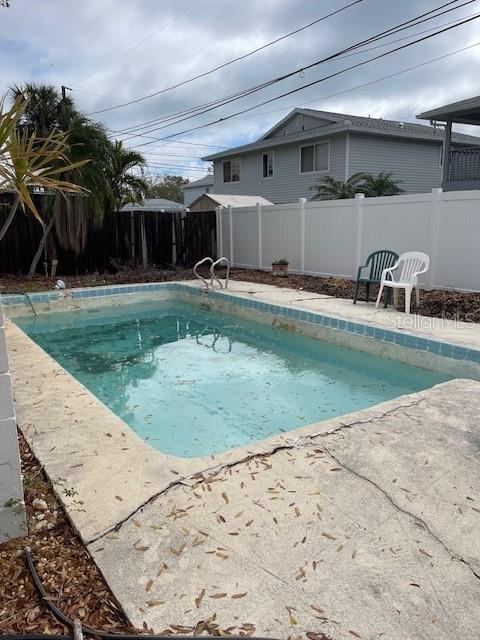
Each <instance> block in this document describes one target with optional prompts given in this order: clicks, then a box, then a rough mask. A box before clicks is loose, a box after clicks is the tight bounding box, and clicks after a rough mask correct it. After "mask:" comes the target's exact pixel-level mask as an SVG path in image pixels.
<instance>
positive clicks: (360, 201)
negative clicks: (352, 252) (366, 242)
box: [352, 193, 365, 276]
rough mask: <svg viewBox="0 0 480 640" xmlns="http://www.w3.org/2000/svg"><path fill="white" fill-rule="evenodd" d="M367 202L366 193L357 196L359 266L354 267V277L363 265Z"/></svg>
mask: <svg viewBox="0 0 480 640" xmlns="http://www.w3.org/2000/svg"><path fill="white" fill-rule="evenodd" d="M364 200H365V194H364V193H356V194H355V214H356V218H357V264H356V265H353V273H352V276H353V275H355V268H356V267H357V266H358V265H360V264H363V255H362V254H363V226H364V222H365V221H364V217H363V216H364V211H363V201H364Z"/></svg>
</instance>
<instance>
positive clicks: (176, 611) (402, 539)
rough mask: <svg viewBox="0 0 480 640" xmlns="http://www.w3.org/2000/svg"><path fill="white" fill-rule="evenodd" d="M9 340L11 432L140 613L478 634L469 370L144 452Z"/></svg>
mask: <svg viewBox="0 0 480 640" xmlns="http://www.w3.org/2000/svg"><path fill="white" fill-rule="evenodd" d="M189 284H190V286H196V284H195V283H189ZM230 291H231V292H232V293H235V295H241V296H249V297H251V296H255V297H257V298H258V299H261V300H264V301H269V302H272V303H273V302H275V303H279V304H285V305H289V306H296V305H298V306H299V307H300V308H303V309H308V310H314V311H319V312H321V313H325V314H327V313H330V314H333V315H336V316H339V317H343V318H348V319H353V320H356V321H361V322H371V323H375V324H380V325H382V324H384V325H388V326H389V328H395V324H392V322H394V323H397V325H398V328H401V327H402V326H403V327H404V328H407V329H408V331H413V332H415V333H417V334H418V335H423V336H430V337H435V338H437V339H441V340H448V341H451V342H454V343H456V344H461V345H465V346H468V347H470V348H478V347H479V346H480V327H479V326H478V325H472V324H467V323H459V324H456V325H455V323H447V324H446V323H442V321H439V320H432V319H430V318H428V319H424V320H425V322H424V323H423V321H419V320H418V318H417V320H415V319H412V320H408V318H409V317H407V316H405V314H400V313H397V312H392V311H391V310H387V311H385V310H383V309H380V310H377V311H375V310H374V308H373V304H370V305H366V304H365V303H359V304H358V305H356V306H354V305H352V304H351V301H348V300H339V299H334V298H328V297H327V296H321V295H315V294H311V293H307V292H298V291H292V290H287V289H279V288H276V287H272V286H269V285H257V284H252V283H242V282H232V283H231V287H230ZM411 318H414V317H413V316H412V317H411ZM406 320H407V321H408V324H409V326H408V327H405V321H406ZM414 322H415V323H416V325H415V328H413V327H412V323H414ZM7 339H8V347H9V354H10V361H11V368H12V377H13V382H14V391H15V400H16V408H17V417H18V423H19V426H20V428H21V429H22V431H23V433H24V434H25V436H26V437H27V440H28V441H29V443H30V444H31V446H32V447H33V450H34V452H35V454H36V455H37V457H38V458H39V459H40V461H41V462H42V464H44V465H45V470H46V472H47V473H48V475H49V476H50V478H51V479H52V481H53V484H54V487H55V489H56V491H57V492H58V494H59V496H60V498H61V499H62V501H63V502H64V504H65V506H66V509H67V512H68V513H69V516H70V517H71V519H72V522H73V523H74V525H75V527H76V528H77V530H78V531H79V533H80V535H81V536H82V538H83V540H84V541H85V543H86V544H87V545H88V548H89V550H90V552H91V554H92V556H93V557H94V559H95V560H96V562H97V564H98V566H99V568H100V569H101V571H102V572H103V574H104V576H105V577H106V579H107V581H108V583H109V585H110V587H111V589H112V590H113V592H114V594H115V595H116V597H117V598H118V600H119V602H120V604H121V606H122V607H123V608H124V609H125V611H126V613H127V615H128V616H129V618H130V620H131V621H132V623H133V624H135V625H137V626H138V627H141V626H142V625H143V623H145V624H146V625H147V626H148V627H149V628H152V629H153V630H154V631H156V632H161V631H163V630H166V629H171V628H172V625H176V626H177V630H178V629H179V628H181V627H182V626H185V627H192V626H195V625H196V624H197V623H200V622H202V621H206V620H208V619H210V620H212V621H213V622H214V623H215V624H218V625H220V627H221V628H223V629H232V632H235V633H239V632H244V633H247V634H248V633H251V631H252V629H254V632H255V635H264V636H269V637H277V638H287V637H289V638H290V637H291V638H297V637H305V634H306V633H309V632H310V633H318V634H320V633H323V634H326V635H327V636H330V637H331V638H333V639H334V640H344V639H349V640H352V638H368V639H377V638H378V639H380V638H381V639H382V640H385V639H389V640H413V639H415V640H417V639H418V640H422V639H429V640H430V639H431V640H443V639H445V640H447V639H448V640H451V639H452V638H457V637H458V638H462V640H470V639H471V640H473V639H474V638H475V640H477V639H478V637H480V608H479V607H478V602H479V600H480V536H479V535H478V531H479V527H480V465H479V462H480V393H479V392H480V383H479V382H476V381H472V380H465V379H457V380H453V381H451V382H447V383H444V384H442V385H438V386H436V387H433V388H432V389H429V390H427V391H424V392H421V393H417V394H412V395H408V396H403V397H400V398H396V399H395V400H392V401H389V402H386V403H383V404H381V405H377V406H375V407H372V408H370V409H366V410H363V411H359V412H356V413H354V414H349V415H347V416H343V417H341V418H335V419H333V420H328V421H325V422H321V423H318V424H315V425H308V426H306V427H304V428H302V429H298V430H295V431H294V432H290V433H287V434H283V435H281V436H278V437H274V438H270V439H268V440H265V441H263V442H261V443H256V444H254V445H252V446H249V447H243V448H241V449H237V450H234V451H233V452H227V453H226V454H221V455H219V456H211V457H208V458H197V459H194V461H193V462H192V460H184V459H180V458H173V457H168V456H165V455H163V454H161V453H159V452H157V451H154V450H152V449H151V448H150V447H149V446H148V445H146V444H145V443H144V442H143V441H142V440H140V439H139V438H138V437H137V436H136V435H135V434H134V433H133V432H132V431H131V430H130V429H129V428H128V427H127V426H126V425H125V424H124V423H123V422H122V421H121V420H120V419H119V418H117V417H116V416H114V414H112V413H111V412H110V411H109V410H108V409H107V408H106V407H104V406H103V405H102V404H101V403H100V402H99V401H98V400H96V398H95V397H94V396H93V395H91V394H90V393H89V392H88V391H87V390H86V389H85V388H83V387H82V386H81V385H80V384H79V383H78V382H76V381H75V380H74V379H73V378H72V377H71V376H70V375H69V374H68V373H66V372H65V371H64V370H63V369H62V368H61V367H60V366H59V365H58V364H57V363H56V362H55V361H54V360H52V359H51V358H50V357H49V356H47V355H46V354H45V353H44V352H43V351H42V350H41V349H40V348H39V347H38V346H37V345H35V344H34V343H33V342H32V341H31V340H29V339H28V338H27V337H26V336H25V335H24V334H23V333H22V332H21V331H20V330H19V329H18V328H17V327H16V326H15V325H13V324H12V323H10V324H9V326H8V330H7ZM107 479H108V481H107ZM72 489H73V490H74V491H73V492H72V491H71V490H72ZM67 494H70V495H67ZM72 494H73V495H72ZM212 616H215V617H214V618H212ZM320 637H321V636H319V640H320Z"/></svg>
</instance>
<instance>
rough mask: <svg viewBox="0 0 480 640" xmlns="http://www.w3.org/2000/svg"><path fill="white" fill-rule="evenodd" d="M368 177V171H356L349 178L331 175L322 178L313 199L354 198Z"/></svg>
mask: <svg viewBox="0 0 480 640" xmlns="http://www.w3.org/2000/svg"><path fill="white" fill-rule="evenodd" d="M366 178H367V174H366V173H354V174H353V175H351V176H350V178H348V180H335V178H332V177H331V176H326V177H325V178H322V179H321V180H320V182H319V184H318V185H317V186H316V187H312V188H313V189H316V193H315V195H314V196H313V197H312V200H327V199H331V200H343V199H347V198H354V197H355V194H356V193H359V192H360V189H361V187H362V186H363V184H364V182H365V180H366Z"/></svg>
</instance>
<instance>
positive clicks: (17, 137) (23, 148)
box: [0, 98, 86, 241]
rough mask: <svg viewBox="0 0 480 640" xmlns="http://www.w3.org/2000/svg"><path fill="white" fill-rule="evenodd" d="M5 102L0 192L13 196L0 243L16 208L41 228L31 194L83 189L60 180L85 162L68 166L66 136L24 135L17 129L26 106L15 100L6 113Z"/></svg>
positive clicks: (0, 117)
mask: <svg viewBox="0 0 480 640" xmlns="http://www.w3.org/2000/svg"><path fill="white" fill-rule="evenodd" d="M4 104H5V99H4V98H3V99H2V100H1V101H0V192H2V191H7V192H11V193H13V195H14V200H13V204H12V207H11V209H10V212H9V215H8V216H7V219H6V221H5V222H4V224H3V226H2V227H1V229H0V241H1V240H2V238H3V237H4V236H5V234H6V233H7V230H8V228H9V227H10V224H11V223H12V220H13V218H14V217H15V213H16V212H17V210H18V207H19V206H20V207H22V209H23V210H24V211H30V212H31V213H32V214H33V215H34V216H35V217H36V218H37V219H38V220H39V221H40V222H41V224H42V225H43V224H44V223H43V220H42V218H41V216H40V214H39V212H38V210H37V207H36V206H35V203H34V201H33V199H32V190H33V189H38V190H41V191H42V192H49V191H50V192H53V193H57V194H62V196H65V194H67V193H79V192H81V191H82V190H83V189H82V187H80V186H78V185H76V184H75V183H72V182H69V181H67V180H64V179H62V174H64V173H65V172H70V171H74V170H76V169H77V168H80V167H81V166H82V165H83V164H85V162H86V161H79V162H75V163H72V162H70V160H69V158H68V155H67V154H68V148H69V147H68V142H67V136H66V135H65V134H63V133H51V134H50V135H49V136H47V137H45V138H39V137H37V135H36V134H32V135H28V133H27V132H26V131H23V132H22V131H20V130H19V129H18V123H19V122H20V120H21V118H22V116H23V114H24V112H25V109H26V106H27V105H26V103H25V100H23V99H22V98H17V99H16V100H15V102H14V103H13V105H12V107H11V108H10V109H9V110H8V111H4Z"/></svg>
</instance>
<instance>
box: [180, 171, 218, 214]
mask: <svg viewBox="0 0 480 640" xmlns="http://www.w3.org/2000/svg"><path fill="white" fill-rule="evenodd" d="M182 190H183V204H184V205H185V206H186V207H188V205H189V204H191V203H192V202H193V201H194V200H196V199H197V198H199V197H200V196H202V195H203V194H204V193H210V192H212V191H213V175H212V174H207V175H206V176H204V177H203V178H200V180H194V181H193V182H189V183H188V184H186V185H185V186H184V187H183V188H182Z"/></svg>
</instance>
